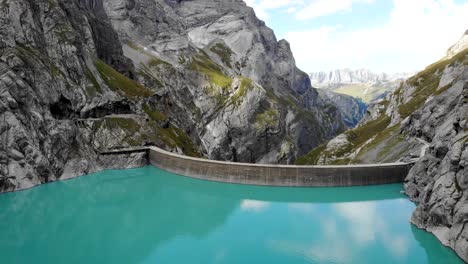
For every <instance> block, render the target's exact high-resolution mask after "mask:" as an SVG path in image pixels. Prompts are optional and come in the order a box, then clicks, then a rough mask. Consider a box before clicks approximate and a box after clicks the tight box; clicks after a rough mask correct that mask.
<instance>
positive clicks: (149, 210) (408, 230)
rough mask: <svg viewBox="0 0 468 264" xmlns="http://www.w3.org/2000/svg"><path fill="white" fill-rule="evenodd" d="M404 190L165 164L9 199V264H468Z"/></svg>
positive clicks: (5, 212) (4, 242)
mask: <svg viewBox="0 0 468 264" xmlns="http://www.w3.org/2000/svg"><path fill="white" fill-rule="evenodd" d="M401 190H402V185H401V184H390V185H381V186H368V187H346V188H286V187H260V186H246V185H233V184H225V183H215V182H208V181H202V180H196V179H191V178H186V177H182V176H177V175H174V174H171V173H168V172H165V171H162V170H160V169H157V168H155V167H151V166H148V167H144V168H140V169H131V170H112V171H104V172H100V173H95V174H93V175H89V176H84V177H79V178H76V179H73V180H68V181H63V182H56V183H51V184H46V185H42V186H39V187H36V188H33V189H30V190H25V191H21V192H16V193H7V194H2V195H0V258H1V263H8V264H11V263H25V264H28V263H41V264H42V263H47V264H53V263H88V264H94V263H113V264H120V263H125V264H127V263H171V264H177V263H236V264H237V263H269V264H272V263H288V264H294V263H462V262H461V260H460V259H459V258H458V257H457V256H456V255H455V254H454V253H453V252H452V251H451V250H450V249H448V248H446V247H444V246H442V245H441V244H440V243H439V242H438V241H437V240H436V238H435V237H434V236H433V235H431V234H429V233H426V232H424V231H421V230H418V229H417V228H415V227H414V226H412V225H411V224H410V223H409V219H410V216H411V212H412V211H413V209H414V208H415V205H414V204H413V203H412V202H410V201H409V200H408V199H407V198H406V196H404V195H403V194H401V193H400V191H401Z"/></svg>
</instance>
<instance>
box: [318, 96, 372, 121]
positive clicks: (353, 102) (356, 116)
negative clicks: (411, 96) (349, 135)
mask: <svg viewBox="0 0 468 264" xmlns="http://www.w3.org/2000/svg"><path fill="white" fill-rule="evenodd" d="M318 92H319V95H320V97H322V98H323V100H325V101H328V102H330V104H334V105H336V107H338V109H339V110H340V112H341V115H342V116H343V120H344V122H345V124H346V126H347V127H349V128H353V127H355V126H356V125H357V124H358V123H359V121H360V120H361V119H362V117H363V116H364V114H365V113H366V109H367V105H366V104H365V103H364V102H362V100H361V99H359V98H354V97H352V96H349V95H344V94H339V93H334V92H331V91H329V90H326V89H319V90H318Z"/></svg>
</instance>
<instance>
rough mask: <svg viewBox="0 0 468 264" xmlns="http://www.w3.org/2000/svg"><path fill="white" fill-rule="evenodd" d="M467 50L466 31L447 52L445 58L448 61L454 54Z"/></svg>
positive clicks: (467, 38) (467, 35) (467, 37)
mask: <svg viewBox="0 0 468 264" xmlns="http://www.w3.org/2000/svg"><path fill="white" fill-rule="evenodd" d="M466 48H468V29H467V30H466V31H465V33H464V34H463V36H462V37H461V38H460V39H459V40H458V41H457V42H456V43H455V44H454V45H453V46H451V47H450V48H449V49H448V50H447V55H446V58H447V59H450V58H452V57H453V56H454V55H455V54H457V53H459V52H461V51H463V50H464V49H466Z"/></svg>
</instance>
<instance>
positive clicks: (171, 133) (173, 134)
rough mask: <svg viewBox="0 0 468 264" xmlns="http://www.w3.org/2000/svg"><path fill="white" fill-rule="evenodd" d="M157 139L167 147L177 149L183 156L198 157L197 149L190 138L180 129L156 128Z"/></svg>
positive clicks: (173, 127) (170, 127)
mask: <svg viewBox="0 0 468 264" xmlns="http://www.w3.org/2000/svg"><path fill="white" fill-rule="evenodd" d="M157 131H158V137H159V138H160V139H161V140H162V141H163V142H164V143H165V144H166V145H168V146H169V147H172V148H174V147H179V148H180V149H181V150H182V151H183V152H184V154H186V155H188V156H191V157H200V156H201V155H200V152H198V149H197V147H196V146H195V144H193V141H192V140H191V139H190V137H189V136H188V135H187V134H186V133H185V132H184V131H182V129H180V128H178V127H175V126H172V125H171V126H169V127H168V128H160V127H159V128H158V129H157Z"/></svg>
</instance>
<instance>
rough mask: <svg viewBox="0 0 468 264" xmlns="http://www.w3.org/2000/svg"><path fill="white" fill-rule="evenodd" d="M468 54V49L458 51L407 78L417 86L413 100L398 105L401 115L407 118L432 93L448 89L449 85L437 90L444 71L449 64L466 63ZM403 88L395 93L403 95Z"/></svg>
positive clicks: (410, 83) (408, 82) (411, 83)
mask: <svg viewBox="0 0 468 264" xmlns="http://www.w3.org/2000/svg"><path fill="white" fill-rule="evenodd" d="M467 55H468V49H466V50H464V51H462V52H460V53H458V54H457V55H456V56H454V57H452V58H451V59H444V60H441V61H438V62H436V63H434V64H431V65H429V66H428V67H426V69H424V70H423V71H421V72H419V73H418V74H416V75H415V76H413V77H411V78H409V79H408V80H407V84H409V85H411V86H414V87H416V91H415V92H414V93H413V94H412V95H411V96H412V98H411V100H409V101H408V102H407V103H405V104H401V105H400V106H399V107H398V112H399V113H400V115H401V117H402V118H405V117H407V116H409V115H411V114H412V113H413V112H414V111H416V109H418V108H419V107H421V106H422V105H423V104H424V102H425V101H426V100H427V98H429V97H430V96H431V95H434V94H439V93H441V92H443V91H444V89H445V90H446V89H448V87H445V88H441V89H442V91H439V90H437V87H438V86H439V82H440V77H441V75H442V72H443V71H444V69H445V67H447V66H448V65H452V64H454V63H466V61H468V60H467V59H466V56H467ZM402 89H403V88H402V87H400V88H399V89H398V90H397V91H395V95H397V96H400V97H401V96H402V94H403V91H402ZM401 100H402V98H400V101H401Z"/></svg>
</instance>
